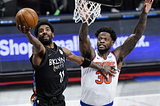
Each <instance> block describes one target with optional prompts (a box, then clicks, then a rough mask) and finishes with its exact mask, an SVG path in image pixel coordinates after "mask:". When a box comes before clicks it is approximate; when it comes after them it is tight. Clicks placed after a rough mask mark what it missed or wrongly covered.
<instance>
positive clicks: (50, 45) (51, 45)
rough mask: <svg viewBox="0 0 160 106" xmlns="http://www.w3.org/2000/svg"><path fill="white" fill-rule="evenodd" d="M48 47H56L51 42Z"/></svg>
mask: <svg viewBox="0 0 160 106" xmlns="http://www.w3.org/2000/svg"><path fill="white" fill-rule="evenodd" d="M46 46H47V47H48V48H54V44H53V43H51V44H49V45H46Z"/></svg>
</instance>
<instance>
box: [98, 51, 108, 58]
mask: <svg viewBox="0 0 160 106" xmlns="http://www.w3.org/2000/svg"><path fill="white" fill-rule="evenodd" d="M109 53H110V51H109V50H108V51H105V52H102V51H98V54H99V55H100V56H101V57H103V59H106V58H107V56H108V55H109Z"/></svg>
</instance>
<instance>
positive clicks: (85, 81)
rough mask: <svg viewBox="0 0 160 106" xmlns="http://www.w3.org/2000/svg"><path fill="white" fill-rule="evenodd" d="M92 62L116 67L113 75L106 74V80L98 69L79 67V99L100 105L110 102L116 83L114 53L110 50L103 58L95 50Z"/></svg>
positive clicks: (95, 105) (96, 105)
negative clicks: (80, 91)
mask: <svg viewBox="0 0 160 106" xmlns="http://www.w3.org/2000/svg"><path fill="white" fill-rule="evenodd" d="M95 54H96V55H95V57H94V58H93V60H92V61H93V62H96V63H97V64H101V65H102V64H103V65H110V66H113V67H114V68H115V69H117V73H116V74H115V77H113V76H111V75H108V80H106V78H105V77H104V76H103V75H102V74H101V72H100V71H98V70H96V69H94V68H90V67H87V68H83V67H82V68H81V70H82V71H81V87H82V93H81V100H82V102H84V103H86V104H89V105H94V106H102V105H106V104H109V103H111V102H112V101H113V100H114V97H115V93H116V87H117V83H118V77H119V71H120V70H118V68H117V58H116V56H115V54H114V53H112V52H110V54H109V55H108V56H107V59H103V58H102V57H101V56H99V55H98V53H97V51H95Z"/></svg>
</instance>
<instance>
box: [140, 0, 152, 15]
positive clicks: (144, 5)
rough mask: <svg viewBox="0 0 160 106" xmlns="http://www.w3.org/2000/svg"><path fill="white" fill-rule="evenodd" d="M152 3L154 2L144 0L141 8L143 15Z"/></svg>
mask: <svg viewBox="0 0 160 106" xmlns="http://www.w3.org/2000/svg"><path fill="white" fill-rule="evenodd" d="M153 1H154V0H145V2H144V4H143V7H142V11H143V13H146V14H147V13H148V12H149V11H150V9H151V7H152V4H153Z"/></svg>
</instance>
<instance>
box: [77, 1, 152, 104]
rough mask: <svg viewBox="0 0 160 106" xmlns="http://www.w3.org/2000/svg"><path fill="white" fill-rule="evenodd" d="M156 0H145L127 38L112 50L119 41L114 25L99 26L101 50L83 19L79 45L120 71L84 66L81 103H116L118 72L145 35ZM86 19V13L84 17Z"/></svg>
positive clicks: (88, 54)
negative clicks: (91, 37)
mask: <svg viewBox="0 0 160 106" xmlns="http://www.w3.org/2000/svg"><path fill="white" fill-rule="evenodd" d="M152 3H153V0H145V2H144V5H143V8H142V12H141V14H140V18H139V21H138V23H137V25H136V26H135V28H134V31H133V34H131V35H130V36H129V37H128V38H127V39H126V40H125V42H124V43H123V44H122V45H121V46H119V47H117V48H116V49H114V50H113V51H110V50H111V46H113V44H114V42H115V41H116V38H117V36H116V33H115V31H114V30H113V29H112V28H111V27H101V28H99V29H98V30H97V31H96V33H95V36H96V37H97V50H94V49H93V47H91V45H90V40H89V38H88V37H87V35H88V25H87V23H82V25H81V28H80V31H79V46H80V47H79V48H80V53H81V55H82V56H83V57H85V58H88V59H90V60H92V61H93V62H96V63H97V64H101V65H109V66H110V67H111V69H113V70H115V71H116V74H115V76H113V75H111V74H108V76H107V78H105V77H104V76H103V74H101V73H103V70H96V69H93V68H90V67H87V68H85V67H83V68H82V71H81V73H82V75H81V77H82V78H81V87H82V93H81V101H80V104H81V106H112V105H113V101H114V97H115V93H116V86H117V83H118V76H119V73H120V69H121V67H122V62H123V59H124V58H125V57H126V56H127V55H128V54H129V53H130V52H131V51H132V50H133V49H134V48H135V45H136V43H137V42H138V40H139V39H140V38H141V36H142V34H143V32H144V29H145V27H146V22H147V13H148V12H149V11H150V9H151V6H152ZM83 19H86V17H83Z"/></svg>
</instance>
